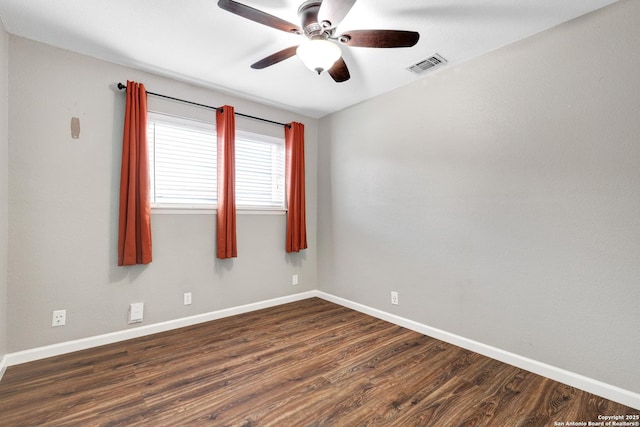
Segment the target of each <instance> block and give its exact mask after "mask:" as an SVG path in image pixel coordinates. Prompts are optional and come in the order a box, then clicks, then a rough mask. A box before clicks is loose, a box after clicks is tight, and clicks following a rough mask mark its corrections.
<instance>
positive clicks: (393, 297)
mask: <svg viewBox="0 0 640 427" xmlns="http://www.w3.org/2000/svg"><path fill="white" fill-rule="evenodd" d="M391 304H393V305H398V293H397V292H396V291H391Z"/></svg>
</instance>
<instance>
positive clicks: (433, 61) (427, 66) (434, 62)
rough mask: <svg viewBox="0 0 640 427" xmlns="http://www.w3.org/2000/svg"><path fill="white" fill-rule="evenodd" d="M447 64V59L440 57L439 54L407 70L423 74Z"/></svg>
mask: <svg viewBox="0 0 640 427" xmlns="http://www.w3.org/2000/svg"><path fill="white" fill-rule="evenodd" d="M446 63H447V60H446V59H444V58H443V57H442V56H440V55H438V54H437V53H434V54H433V56H430V57H429V58H427V59H423V60H422V61H420V62H418V63H416V64H413V65H412V66H410V67H408V68H407V70H409V71H413V72H414V73H416V74H422V73H424V72H425V71H427V70H431V69H433V68H435V67H438V66H440V65H443V64H446Z"/></svg>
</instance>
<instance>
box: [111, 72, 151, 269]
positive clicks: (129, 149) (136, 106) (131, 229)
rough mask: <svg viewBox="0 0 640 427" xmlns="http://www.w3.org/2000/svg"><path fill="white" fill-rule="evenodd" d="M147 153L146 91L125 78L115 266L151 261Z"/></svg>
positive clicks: (140, 85)
mask: <svg viewBox="0 0 640 427" xmlns="http://www.w3.org/2000/svg"><path fill="white" fill-rule="evenodd" d="M148 163H149V159H148V155H147V91H146V90H145V88H144V85H143V84H141V83H136V82H131V81H127V104H126V107H125V116H124V134H123V137H122V169H121V171H120V216H119V220H118V265H119V266H122V265H134V264H149V263H150V262H151V258H152V257H151V205H150V201H149V164H148Z"/></svg>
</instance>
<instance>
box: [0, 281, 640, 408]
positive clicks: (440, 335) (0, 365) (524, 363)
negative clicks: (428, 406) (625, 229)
mask: <svg viewBox="0 0 640 427" xmlns="http://www.w3.org/2000/svg"><path fill="white" fill-rule="evenodd" d="M312 297H318V298H322V299H324V300H326V301H330V302H333V303H335V304H339V305H342V306H344V307H347V308H351V309H353V310H356V311H359V312H361V313H364V314H368V315H370V316H373V317H376V318H378V319H381V320H385V321H387V322H390V323H393V324H396V325H398V326H402V327H404V328H407V329H411V330H413V331H416V332H418V333H421V334H424V335H427V336H430V337H433V338H436V339H439V340H441V341H444V342H447V343H450V344H453V345H456V346H458V347H462V348H464V349H467V350H471V351H474V352H476V353H479V354H482V355H484V356H487V357H491V358H492V359H496V360H499V361H501V362H504V363H508V364H510V365H513V366H516V367H518V368H521V369H525V370H527V371H530V372H533V373H535V374H538V375H542V376H544V377H547V378H551V379H552V380H555V381H558V382H561V383H563V384H567V385H569V386H571V387H575V388H578V389H580V390H584V391H587V392H589V393H593V394H595V395H598V396H601V397H604V398H606V399H610V400H613V401H614V402H619V403H622V404H623V405H627V406H630V407H632V408H635V409H640V394H638V393H634V392H632V391H629V390H625V389H622V388H620V387H616V386H613V385H610V384H606V383H603V382H601V381H598V380H595V379H592V378H588V377H585V376H583V375H579V374H576V373H574V372H570V371H567V370H564V369H560V368H557V367H555V366H551V365H548V364H546V363H542V362H538V361H536V360H533V359H529V358H527V357H524V356H520V355H517V354H514V353H510V352H508V351H504V350H501V349H499V348H496V347H492V346H490V345H487V344H483V343H480V342H477V341H473V340H470V339H468V338H464V337H461V336H459V335H455V334H452V333H449V332H446V331H443V330H441V329H437V328H433V327H431V326H427V325H424V324H422V323H418V322H415V321H413V320H409V319H406V318H404V317H400V316H397V315H395V314H391V313H387V312H385V311H382V310H378V309H375V308H372V307H368V306H366V305H363V304H359V303H356V302H353V301H350V300H347V299H344V298H340V297H337V296H334V295H331V294H327V293H325V292H321V291H309V292H303V293H299V294H294V295H288V296H285V297H280V298H274V299H270V300H266V301H260V302H256V303H252V304H246V305H241V306H237V307H231V308H227V309H223V310H218V311H213V312H210V313H204V314H199V315H196V316H190V317H185V318H181V319H176V320H170V321H167V322H162V323H156V324H153V325H147V326H141V327H138V328H134V329H127V330H124V331H118V332H113V333H109V334H103V335H97V336H94V337H89V338H83V339H79V340H74V341H68V342H63V343H59V344H53V345H48V346H44V347H38V348H34V349H30V350H25V351H19V352H15V353H9V354H7V355H5V356H4V357H3V358H2V361H0V379H2V375H3V374H4V371H5V370H6V368H7V367H8V366H13V365H19V364H21V363H26V362H31V361H34V360H39V359H44V358H47V357H53V356H59V355H61V354H66V353H71V352H74V351H79V350H85V349H88V348H92V347H98V346H101V345H105V344H112V343H115V342H119V341H124V340H128V339H132V338H138V337H142V336H145V335H150V334H155V333H158V332H164V331H170V330H173V329H177V328H182V327H185V326H191V325H195V324H198V323H203V322H209V321H211V320H216V319H221V318H224V317H229V316H235V315H237V314H242V313H248V312H251V311H255V310H261V309H263V308H269V307H274V306H276V305H281V304H287V303H290V302H295V301H300V300H303V299H307V298H312Z"/></svg>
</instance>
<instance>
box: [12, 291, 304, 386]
mask: <svg viewBox="0 0 640 427" xmlns="http://www.w3.org/2000/svg"><path fill="white" fill-rule="evenodd" d="M315 296H317V293H316V291H310V292H303V293H299V294H294V295H287V296H284V297H280V298H274V299H270V300H265V301H259V302H256V303H251V304H245V305H240V306H237V307H231V308H226V309H223V310H217V311H212V312H209V313H203V314H198V315H195V316H190V317H183V318H181V319H175V320H169V321H167V322H161V323H155V324H153V325H145V326H140V327H138V328H133V329H126V330H123V331H117V332H111V333H108V334H103V335H96V336H93V337H88V338H82V339H78V340H73V341H67V342H62V343H58V344H52V345H47V346H44V347H37V348H33V349H30V350H24V351H17V352H15V353H9V354H7V355H6V356H5V357H4V359H3V362H5V363H4V364H3V365H0V366H5V365H6V366H13V365H19V364H21V363H27V362H32V361H34V360H40V359H45V358H47V357H53V356H59V355H61V354H66V353H71V352H74V351H79V350H86V349H88V348H93V347H98V346H101V345H106V344H112V343H115V342H120V341H125V340H128V339H132V338H139V337H143V336H145V335H151V334H156V333H158V332H165V331H170V330H173V329H178V328H183V327H185V326H191V325H196V324H198V323H203V322H209V321H211V320H216V319H222V318H224V317H229V316H235V315H237V314H242V313H248V312H251V311H256V310H261V309H263V308H269V307H274V306H276V305H281V304H287V303H290V302H294V301H300V300H303V299H307V298H312V297H315ZM0 378H1V377H0Z"/></svg>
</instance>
